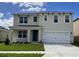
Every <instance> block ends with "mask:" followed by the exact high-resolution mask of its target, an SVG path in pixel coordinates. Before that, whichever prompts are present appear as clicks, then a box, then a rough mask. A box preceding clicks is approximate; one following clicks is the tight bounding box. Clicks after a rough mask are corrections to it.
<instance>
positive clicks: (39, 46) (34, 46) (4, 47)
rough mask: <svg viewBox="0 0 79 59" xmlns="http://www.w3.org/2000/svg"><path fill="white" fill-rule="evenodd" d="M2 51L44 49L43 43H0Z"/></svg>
mask: <svg viewBox="0 0 79 59" xmlns="http://www.w3.org/2000/svg"><path fill="white" fill-rule="evenodd" d="M0 51H44V46H43V44H42V43H37V44H32V43H27V44H10V45H5V44H4V43H0Z"/></svg>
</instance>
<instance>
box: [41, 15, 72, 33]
mask: <svg viewBox="0 0 79 59" xmlns="http://www.w3.org/2000/svg"><path fill="white" fill-rule="evenodd" d="M57 15H58V16H59V22H58V23H57V24H56V23H54V19H53V18H54V14H53V15H52V14H49V15H48V19H47V21H45V20H44V15H43V14H40V17H39V25H41V26H43V28H44V30H45V31H71V32H72V28H73V24H72V18H71V16H70V23H65V21H64V15H63V14H60V15H59V14H57Z"/></svg>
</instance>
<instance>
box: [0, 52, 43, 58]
mask: <svg viewBox="0 0 79 59" xmlns="http://www.w3.org/2000/svg"><path fill="white" fill-rule="evenodd" d="M43 55H44V54H16V53H0V57H42V56H43Z"/></svg>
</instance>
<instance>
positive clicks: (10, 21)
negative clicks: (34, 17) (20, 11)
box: [0, 17, 13, 28]
mask: <svg viewBox="0 0 79 59" xmlns="http://www.w3.org/2000/svg"><path fill="white" fill-rule="evenodd" d="M0 26H3V27H6V28H7V27H8V26H13V17H9V19H0Z"/></svg>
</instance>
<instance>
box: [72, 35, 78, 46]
mask: <svg viewBox="0 0 79 59" xmlns="http://www.w3.org/2000/svg"><path fill="white" fill-rule="evenodd" d="M72 44H73V45H75V46H77V47H79V36H74V43H72Z"/></svg>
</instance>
